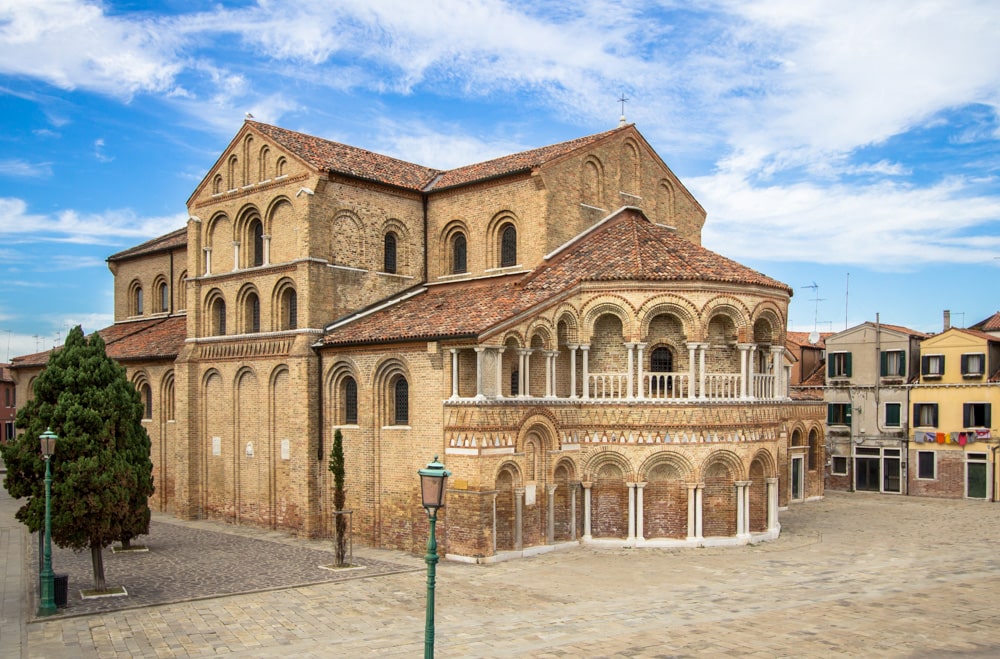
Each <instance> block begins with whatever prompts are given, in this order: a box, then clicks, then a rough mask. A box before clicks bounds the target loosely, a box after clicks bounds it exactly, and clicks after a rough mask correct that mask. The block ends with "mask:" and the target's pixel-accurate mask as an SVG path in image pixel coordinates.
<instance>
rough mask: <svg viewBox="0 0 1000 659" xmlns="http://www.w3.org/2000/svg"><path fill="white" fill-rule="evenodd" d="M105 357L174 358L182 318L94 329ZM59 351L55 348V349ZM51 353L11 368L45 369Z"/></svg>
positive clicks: (183, 332) (19, 361) (181, 337)
mask: <svg viewBox="0 0 1000 659" xmlns="http://www.w3.org/2000/svg"><path fill="white" fill-rule="evenodd" d="M97 333H98V334H100V335H101V338H102V339H104V343H105V349H106V352H107V354H108V356H109V357H111V358H112V359H114V360H115V361H119V362H128V361H140V360H164V359H175V358H176V357H177V355H178V354H179V353H180V349H181V347H182V346H183V345H184V338H185V336H186V335H187V318H186V317H185V316H167V317H163V318H150V319H149V320H135V321H128V322H123V323H115V324H114V325H111V326H110V327H105V328H104V329H101V330H97ZM58 349H59V348H56V350H58ZM50 353H51V351H45V352H37V353H35V354H33V355H24V356H22V357H15V358H14V359H13V360H12V361H13V364H12V367H13V368H31V367H37V366H45V365H46V364H47V363H48V361H49V355H50Z"/></svg>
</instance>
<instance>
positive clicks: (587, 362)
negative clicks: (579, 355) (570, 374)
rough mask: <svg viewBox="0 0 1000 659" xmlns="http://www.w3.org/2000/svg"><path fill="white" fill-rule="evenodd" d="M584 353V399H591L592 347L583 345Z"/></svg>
mask: <svg viewBox="0 0 1000 659" xmlns="http://www.w3.org/2000/svg"><path fill="white" fill-rule="evenodd" d="M580 350H582V351H583V397H584V399H587V398H590V346H589V345H582V346H580Z"/></svg>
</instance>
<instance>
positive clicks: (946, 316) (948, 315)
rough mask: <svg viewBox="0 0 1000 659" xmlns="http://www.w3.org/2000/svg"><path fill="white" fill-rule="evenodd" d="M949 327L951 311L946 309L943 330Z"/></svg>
mask: <svg viewBox="0 0 1000 659" xmlns="http://www.w3.org/2000/svg"><path fill="white" fill-rule="evenodd" d="M950 329H951V311H950V310H948V309H945V310H944V330H943V331H945V332H947V331H948V330H950Z"/></svg>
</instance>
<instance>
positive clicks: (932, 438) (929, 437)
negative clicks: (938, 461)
mask: <svg viewBox="0 0 1000 659" xmlns="http://www.w3.org/2000/svg"><path fill="white" fill-rule="evenodd" d="M926 437H927V441H928V442H929V443H931V444H933V443H934V442H935V441H937V439H936V437H937V436H936V435H935V434H934V433H932V432H929V433H927V434H926Z"/></svg>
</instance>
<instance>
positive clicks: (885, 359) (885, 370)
mask: <svg viewBox="0 0 1000 659" xmlns="http://www.w3.org/2000/svg"><path fill="white" fill-rule="evenodd" d="M880 357H881V362H882V370H881V371H879V372H880V373H881V374H882V377H885V376H887V375H889V353H888V352H887V351H885V350H883V351H882V354H881V355H880Z"/></svg>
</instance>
